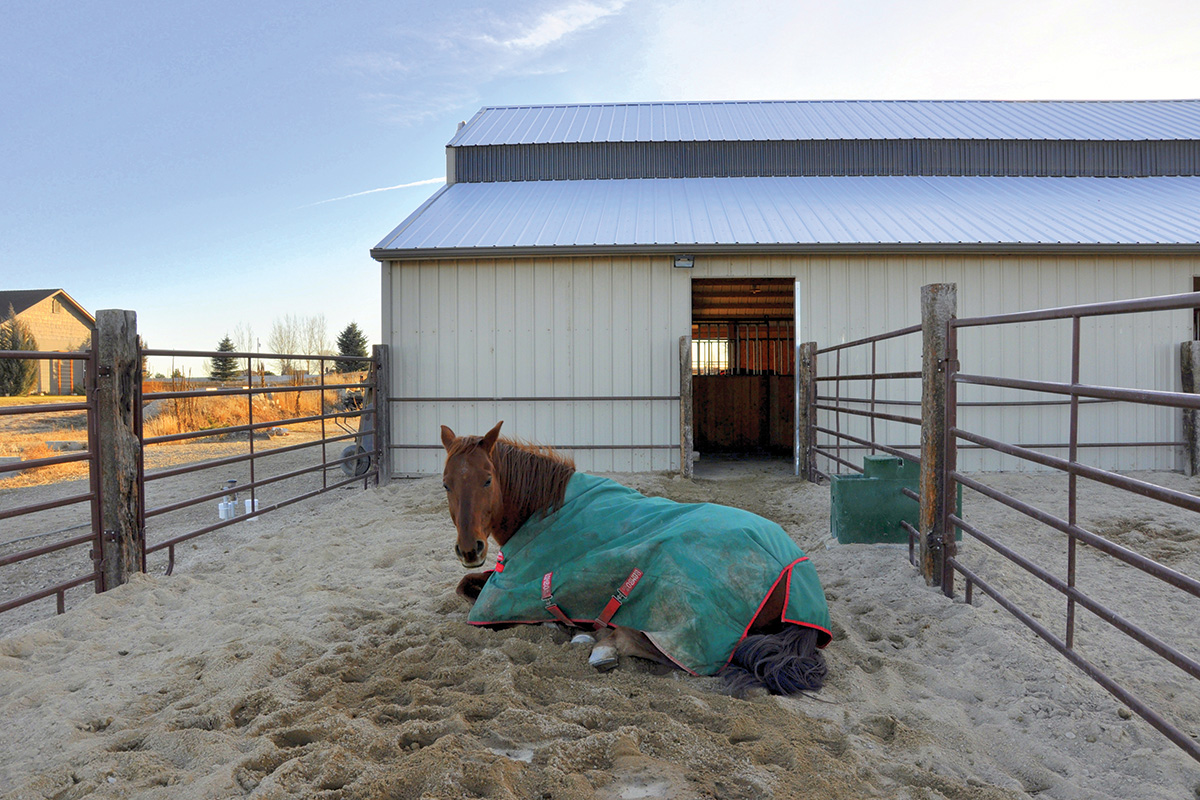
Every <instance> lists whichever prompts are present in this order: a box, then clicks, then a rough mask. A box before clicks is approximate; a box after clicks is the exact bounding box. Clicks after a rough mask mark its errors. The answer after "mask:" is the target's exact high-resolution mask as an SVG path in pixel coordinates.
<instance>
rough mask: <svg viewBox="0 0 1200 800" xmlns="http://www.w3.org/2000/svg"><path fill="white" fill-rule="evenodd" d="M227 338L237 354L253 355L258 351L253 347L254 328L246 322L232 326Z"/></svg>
mask: <svg viewBox="0 0 1200 800" xmlns="http://www.w3.org/2000/svg"><path fill="white" fill-rule="evenodd" d="M229 338H230V339H232V340H233V345H234V347H236V348H237V351H238V352H239V353H253V352H256V351H257V349H258V348H257V347H256V346H255V341H256V340H255V338H254V328H252V327H251V326H250V323H248V322H239V323H238V324H237V325H234V326H233V330H232V331H231V332H230V334H229Z"/></svg>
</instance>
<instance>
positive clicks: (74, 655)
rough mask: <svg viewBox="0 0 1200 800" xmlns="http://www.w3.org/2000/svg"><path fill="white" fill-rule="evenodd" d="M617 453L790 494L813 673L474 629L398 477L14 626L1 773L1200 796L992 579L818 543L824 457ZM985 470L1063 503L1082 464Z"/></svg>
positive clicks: (1082, 632) (259, 793)
mask: <svg viewBox="0 0 1200 800" xmlns="http://www.w3.org/2000/svg"><path fill="white" fill-rule="evenodd" d="M611 477H614V478H616V479H618V480H620V481H622V482H624V483H627V484H628V485H631V486H633V487H635V488H637V489H639V490H640V491H642V492H644V493H647V494H655V495H662V496H667V497H671V498H674V499H677V500H682V501H700V500H705V501H716V502H722V503H727V504H730V505H737V506H741V507H744V508H749V509H751V510H753V511H756V512H758V513H761V514H764V515H765V516H768V517H770V518H772V519H775V520H776V521H778V522H780V523H781V524H782V525H783V526H784V528H785V529H786V530H787V531H788V532H789V534H790V535H792V536H793V537H794V538H795V540H796V541H797V542H798V543H799V544H800V546H801V547H803V548H804V549H805V550H806V551H807V552H808V553H809V554H810V555H811V556H812V558H813V561H814V563H815V564H816V567H817V570H818V572H819V574H820V575H821V578H822V581H823V584H824V587H825V590H826V593H827V596H828V599H829V601H830V606H831V614H832V619H833V627H834V633H835V639H834V642H833V643H832V644H831V645H830V647H829V648H828V650H827V657H828V660H829V666H830V670H829V674H830V677H829V682H828V684H827V686H826V688H825V689H823V690H822V691H821V692H820V693H818V694H816V695H815V696H812V697H798V698H776V697H769V696H757V697H752V698H750V699H748V700H738V699H733V698H730V697H727V696H725V695H724V694H722V693H721V692H720V691H719V683H718V681H717V680H716V679H711V678H696V677H689V676H687V675H685V674H682V673H680V672H674V671H664V669H663V668H660V667H656V666H652V665H650V664H648V663H646V662H640V661H636V660H626V661H625V662H623V663H622V665H621V667H620V668H619V669H617V670H615V671H613V672H609V673H603V674H601V673H597V672H595V671H594V670H593V669H592V668H590V667H589V666H588V665H587V663H586V656H587V651H586V649H581V648H580V647H579V646H578V645H571V644H569V641H568V636H567V635H566V634H565V633H563V632H561V631H559V630H558V629H556V628H553V627H542V626H522V627H517V628H514V629H510V630H504V631H488V630H479V629H475V628H473V627H471V626H469V625H467V624H466V621H465V619H466V612H467V607H466V605H465V603H464V602H463V601H462V600H461V599H460V598H458V597H457V596H456V595H455V594H454V591H453V588H454V585H455V583H456V582H457V580H458V578H459V577H460V575H461V573H462V568H461V567H460V565H459V564H458V562H457V561H456V559H455V558H454V557H453V554H452V552H451V546H452V540H453V539H452V537H453V528H452V526H451V524H450V521H449V518H448V515H447V513H446V509H445V504H444V498H443V496H442V489H441V485H440V482H439V481H438V479H436V478H427V479H415V480H403V481H396V482H394V483H392V484H391V485H389V486H387V487H383V488H377V489H370V490H366V491H363V490H361V489H356V490H339V491H337V492H335V493H332V494H331V495H326V496H324V497H322V498H320V499H319V501H318V502H311V503H306V504H304V505H298V506H291V507H288V508H285V509H282V510H280V511H278V512H276V513H274V514H272V515H269V516H267V517H264V518H263V519H261V520H259V521H257V522H255V523H245V524H240V525H237V526H234V527H232V528H228V529H225V530H222V531H219V532H216V533H213V534H210V535H209V536H206V537H203V538H201V539H199V540H197V541H196V542H195V547H194V548H193V547H191V546H188V547H186V548H184V549H183V550H182V551H181V553H180V556H179V564H178V565H177V567H176V571H175V574H174V575H173V576H171V577H166V576H163V575H161V574H157V573H156V574H151V575H145V576H138V577H137V578H136V579H135V580H134V581H132V582H131V583H130V584H128V585H126V586H122V587H119V588H117V589H115V590H113V591H110V592H108V593H106V594H104V595H90V596H84V597H82V598H79V599H77V600H75V601H74V602H73V607H72V609H71V611H70V612H69V613H68V614H66V615H64V616H61V617H52V618H46V619H39V620H34V621H30V622H27V623H25V624H23V625H21V626H20V627H16V628H15V629H10V630H9V631H8V633H7V634H6V635H4V636H3V637H2V638H0V753H2V754H3V757H2V758H0V797H5V798H60V799H61V800H69V799H70V798H81V797H89V798H90V797H95V798H118V797H121V798H126V797H136V798H180V797H186V798H225V797H243V796H249V797H255V798H285V797H288V798H292V797H296V798H328V799H329V800H334V799H335V798H345V799H346V800H349V799H350V798H414V800H416V799H417V798H464V797H467V798H470V797H489V798H522V800H523V799H524V798H587V799H589V800H590V799H591V798H679V799H680V800H688V799H689V798H802V797H804V798H807V797H820V798H832V799H834V800H842V799H843V798H845V799H846V800H849V798H961V799H963V800H991V799H992V798H1024V797H1038V798H1062V799H1064V800H1065V799H1067V798H1080V799H1084V798H1099V797H1121V798H1134V799H1145V800H1151V799H1153V800H1160V799H1161V800H1168V798H1170V799H1175V800H1178V799H1179V798H1194V797H1198V796H1200V764H1198V763H1197V762H1195V761H1194V760H1192V759H1191V758H1190V757H1188V756H1187V755H1186V754H1185V753H1184V752H1183V751H1182V750H1180V749H1179V748H1177V747H1176V746H1174V745H1173V744H1171V743H1170V742H1169V741H1168V740H1167V739H1165V738H1164V737H1163V736H1161V735H1160V734H1159V733H1158V732H1156V731H1155V730H1153V729H1152V728H1151V727H1150V726H1149V725H1148V724H1146V723H1145V722H1144V721H1142V720H1141V719H1139V718H1138V717H1136V716H1133V717H1131V716H1130V715H1129V714H1128V713H1127V712H1126V711H1125V710H1124V708H1123V706H1121V705H1120V704H1119V703H1118V702H1117V701H1116V700H1115V699H1113V698H1112V697H1111V696H1110V695H1109V694H1108V693H1106V692H1105V691H1104V690H1103V689H1101V688H1100V687H1099V686H1097V685H1096V684H1095V683H1093V682H1092V681H1091V680H1090V679H1089V678H1087V677H1086V676H1085V675H1084V674H1083V673H1081V672H1080V671H1079V670H1077V669H1076V668H1075V667H1074V666H1072V665H1071V664H1070V663H1069V662H1068V661H1067V660H1066V659H1064V658H1063V657H1062V656H1060V655H1058V654H1057V653H1055V652H1054V651H1053V650H1051V649H1050V648H1049V647H1048V646H1046V645H1044V644H1043V643H1042V642H1041V641H1040V640H1039V639H1037V638H1036V637H1035V636H1034V635H1033V634H1032V633H1030V632H1029V631H1028V630H1027V629H1025V628H1024V627H1023V626H1021V625H1020V624H1019V623H1018V622H1017V621H1016V620H1014V619H1013V618H1012V617H1011V616H1010V615H1009V614H1008V613H1007V612H1005V611H1004V610H1003V609H1001V608H1000V607H999V606H998V605H997V604H996V603H994V602H992V601H990V600H987V599H986V598H982V599H980V598H979V596H978V595H977V601H976V604H975V605H972V606H968V605H966V604H965V603H963V601H962V596H961V592H960V593H959V596H958V597H957V598H956V599H954V600H948V599H946V598H945V597H943V596H942V595H941V594H940V593H939V592H938V591H937V590H936V589H932V588H929V587H927V586H926V585H925V584H924V582H923V581H922V580H921V579H920V577H919V576H918V575H917V573H916V571H915V570H914V569H913V568H912V567H911V566H909V564H908V563H907V551H906V548H905V547H903V546H900V545H838V544H833V543H831V541H830V539H829V533H828V513H829V487H828V486H827V485H824V486H821V485H811V484H805V483H800V482H797V481H796V480H795V479H794V478H792V477H791V476H790V475H789V474H788V465H787V464H785V463H781V462H754V461H747V462H742V463H738V464H732V465H731V464H728V463H725V464H722V465H716V466H713V465H711V464H709V465H704V466H703V467H702V469H701V470H700V473H699V475H698V477H697V479H696V480H694V481H684V480H681V479H679V478H678V477H676V476H673V475H669V474H636V475H630V474H626V475H613V476H611ZM1153 477H1154V478H1155V479H1156V480H1158V481H1160V482H1163V483H1165V484H1167V485H1171V486H1174V487H1175V488H1179V489H1182V490H1184V491H1189V492H1192V493H1196V492H1197V489H1198V488H1200V487H1198V485H1197V482H1196V481H1195V480H1194V479H1188V478H1183V477H1182V476H1179V475H1171V474H1168V475H1155V476H1153ZM988 480H989V482H993V483H995V484H997V485H1002V486H1004V487H1005V488H1006V489H1008V490H1010V491H1012V492H1014V493H1017V494H1020V495H1021V496H1022V497H1024V498H1025V499H1027V500H1030V501H1031V502H1035V503H1036V504H1039V505H1043V506H1045V507H1047V508H1048V509H1050V510H1052V511H1054V512H1055V513H1060V514H1062V513H1065V499H1064V498H1065V494H1064V489H1065V482H1064V483H1063V485H1061V486H1060V485H1058V483H1056V482H1055V480H1054V479H1048V478H1045V477H1041V476H1030V475H996V476H989V478H988ZM1083 501H1084V502H1083V503H1082V504H1081V508H1084V509H1086V511H1085V512H1083V513H1082V514H1081V521H1082V522H1083V523H1084V524H1085V525H1090V526H1092V527H1093V528H1095V529H1096V530H1097V531H1099V532H1101V533H1103V535H1105V536H1107V537H1109V538H1111V539H1113V540H1115V541H1118V542H1121V543H1123V544H1125V545H1127V546H1129V547H1131V548H1134V549H1138V550H1141V551H1143V552H1146V553H1147V554H1149V555H1153V556H1155V557H1157V558H1159V559H1160V560H1162V561H1164V563H1167V564H1168V565H1170V566H1172V567H1174V568H1175V569H1178V570H1180V571H1182V572H1185V573H1188V574H1190V575H1200V535H1198V533H1197V530H1198V528H1200V526H1197V525H1196V521H1195V519H1193V517H1194V515H1190V514H1187V513H1185V512H1179V511H1175V510H1173V509H1161V508H1155V507H1154V506H1153V504H1149V503H1143V502H1140V501H1135V500H1131V499H1130V498H1129V497H1128V496H1123V495H1121V494H1119V493H1116V492H1113V491H1111V490H1108V489H1104V488H1100V489H1090V488H1089V489H1087V490H1085V491H1084V494H1083ZM965 514H966V516H967V518H968V519H970V520H972V521H973V522H976V523H977V524H979V525H981V526H986V527H987V528H988V529H989V530H992V531H994V532H996V533H997V534H998V535H1001V536H1002V537H1003V538H1004V540H1005V541H1006V542H1007V543H1008V544H1009V545H1011V546H1013V547H1015V548H1018V549H1020V550H1021V551H1022V552H1025V553H1027V554H1029V555H1031V556H1032V557H1034V558H1036V559H1038V560H1039V561H1040V562H1041V563H1044V564H1045V565H1047V567H1048V568H1049V569H1051V570H1052V571H1056V570H1061V569H1062V568H1063V565H1064V564H1065V552H1066V548H1065V544H1064V543H1063V538H1062V537H1061V536H1060V535H1059V534H1057V533H1055V532H1053V531H1049V530H1047V529H1044V528H1040V527H1039V526H1035V525H1033V524H1032V523H1029V522H1028V521H1025V520H1023V519H1021V518H1020V517H1018V516H1017V515H1016V514H1015V513H1013V512H1010V511H1008V510H1007V509H1004V508H1002V507H997V506H996V504H994V503H992V502H991V501H987V500H984V499H983V498H979V497H977V496H971V495H970V494H969V493H968V497H967V501H966V508H965ZM963 558H964V560H966V561H967V562H969V563H970V564H972V566H973V567H975V568H977V569H979V570H980V572H981V574H984V575H986V576H987V577H988V578H989V579H990V580H992V581H994V582H995V583H997V585H1002V586H1004V587H1005V590H1006V591H1009V592H1011V593H1012V594H1013V595H1014V596H1016V597H1017V598H1019V599H1020V601H1021V602H1022V604H1023V605H1025V606H1026V607H1027V608H1029V609H1031V610H1032V612H1033V613H1034V614H1035V616H1036V617H1038V618H1039V619H1040V620H1041V621H1042V622H1043V623H1045V624H1046V625H1048V626H1049V627H1051V628H1052V629H1053V630H1056V631H1059V630H1061V628H1062V625H1063V622H1062V620H1063V618H1064V616H1065V602H1064V601H1063V600H1062V599H1061V596H1059V595H1057V594H1056V593H1054V592H1050V591H1048V590H1045V589H1040V588H1038V586H1037V585H1036V584H1035V582H1034V581H1032V580H1031V579H1029V578H1028V577H1027V576H1025V575H1023V574H1022V573H1021V572H1020V571H1019V570H1017V569H1016V568H1015V567H1014V566H1012V565H1011V564H1009V563H1008V562H1006V561H1003V560H1002V559H1000V558H999V557H998V556H996V554H994V553H991V552H989V551H986V549H985V548H983V547H982V546H980V545H979V544H977V543H974V542H967V543H966V544H964V546H963ZM1079 573H1080V586H1081V587H1082V588H1084V590H1085V591H1088V592H1094V593H1095V594H1096V595H1097V597H1099V598H1101V599H1102V600H1103V601H1104V602H1106V603H1110V604H1112V605H1113V606H1115V607H1117V608H1118V609H1119V611H1120V612H1121V613H1123V614H1125V615H1127V616H1129V617H1130V618H1131V619H1134V620H1135V621H1137V622H1138V624H1140V625H1143V626H1145V627H1147V628H1149V629H1151V630H1152V631H1153V632H1155V633H1156V634H1157V635H1159V636H1161V637H1162V638H1164V639H1166V640H1168V641H1170V642H1171V643H1172V644H1174V645H1175V646H1177V647H1179V648H1180V649H1182V650H1183V651H1184V652H1186V653H1188V654H1189V655H1191V657H1193V658H1196V657H1197V656H1200V624H1197V622H1196V620H1197V619H1200V614H1198V613H1197V612H1198V611H1200V607H1198V604H1197V601H1196V599H1195V598H1191V597H1188V596H1186V595H1183V593H1182V592H1180V591H1178V590H1175V589H1170V588H1169V587H1164V586H1163V585H1161V584H1160V583H1158V582H1154V581H1148V580H1144V579H1141V578H1139V577H1137V576H1134V575H1132V574H1131V573H1132V570H1130V569H1129V568H1127V567H1123V566H1121V565H1114V564H1113V563H1112V560H1111V559H1110V558H1108V557H1106V556H1101V555H1100V554H1098V553H1096V552H1094V551H1093V550H1092V549H1091V548H1084V549H1083V550H1081V553H1080V566H1079ZM1057 574H1063V573H1061V572H1058V573H1057ZM1076 638H1077V646H1078V648H1079V650H1080V652H1081V653H1083V654H1084V655H1085V657H1087V658H1090V659H1092V660H1094V661H1095V662H1096V663H1097V664H1100V665H1102V667H1103V669H1105V670H1106V671H1109V672H1110V673H1111V674H1112V675H1113V676H1114V677H1117V678H1119V679H1120V680H1122V681H1123V682H1127V683H1128V684H1129V685H1130V686H1131V688H1133V689H1134V690H1135V691H1136V692H1137V694H1138V695H1139V696H1141V697H1143V698H1144V699H1145V700H1147V701H1148V702H1152V703H1154V704H1155V705H1156V707H1157V708H1158V709H1159V710H1160V711H1161V712H1162V713H1163V714H1164V716H1166V717H1168V718H1169V719H1171V720H1172V721H1173V722H1174V723H1175V724H1177V725H1179V726H1180V727H1181V728H1182V729H1183V730H1185V731H1186V732H1188V733H1189V734H1190V735H1191V736H1193V737H1195V736H1197V735H1200V691H1197V686H1196V681H1194V680H1193V679H1191V678H1189V677H1187V676H1186V675H1184V674H1183V673H1182V672H1181V671H1179V670H1177V669H1175V668H1174V667H1171V666H1169V665H1166V664H1164V663H1163V662H1162V660H1161V659H1159V658H1157V657H1156V656H1152V655H1150V654H1149V653H1147V652H1146V651H1145V650H1143V649H1142V648H1140V647H1138V646H1137V645H1135V644H1133V643H1132V642H1130V641H1129V640H1128V639H1126V638H1125V637H1123V636H1120V635H1114V634H1113V633H1112V632H1111V629H1110V628H1109V626H1107V624H1106V623H1103V622H1100V621H1099V620H1097V619H1095V618H1094V617H1092V616H1090V615H1089V614H1086V613H1082V612H1081V614H1080V620H1079V629H1078V632H1077V634H1076Z"/></svg>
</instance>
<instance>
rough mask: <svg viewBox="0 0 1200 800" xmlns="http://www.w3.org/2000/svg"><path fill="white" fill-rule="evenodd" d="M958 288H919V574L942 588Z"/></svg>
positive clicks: (940, 285)
mask: <svg viewBox="0 0 1200 800" xmlns="http://www.w3.org/2000/svg"><path fill="white" fill-rule="evenodd" d="M957 309H958V287H957V286H956V285H955V284H953V283H931V284H929V285H927V286H922V287H921V351H922V353H921V512H920V513H921V574H923V575H924V576H925V583H927V584H929V585H931V586H937V585H940V584H941V580H942V569H943V567H944V566H945V555H946V554H945V550H944V548H943V534H944V532H945V531H944V528H945V523H946V515H945V510H946V506H945V503H947V502H948V498H947V496H946V464H945V459H946V368H947V358H948V357H949V356H948V351H947V342H946V333H947V323H948V322H949V321H950V320H952V319H954V318H955V317H956V316H957V315H958V311H957Z"/></svg>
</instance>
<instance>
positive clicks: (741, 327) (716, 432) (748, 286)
mask: <svg viewBox="0 0 1200 800" xmlns="http://www.w3.org/2000/svg"><path fill="white" fill-rule="evenodd" d="M795 291H796V287H795V280H794V279H792V278H753V279H751V278H735V279H725V278H721V279H708V278H703V279H693V280H692V404H693V405H692V425H693V436H694V442H695V449H696V451H697V452H699V453H700V454H701V456H702V457H703V455H705V454H722V455H730V454H738V455H777V456H782V455H787V456H791V454H792V444H793V429H794V428H793V426H794V422H793V411H794V407H795V405H794V404H795V399H794V398H795V374H796V341H795V330H796V327H795Z"/></svg>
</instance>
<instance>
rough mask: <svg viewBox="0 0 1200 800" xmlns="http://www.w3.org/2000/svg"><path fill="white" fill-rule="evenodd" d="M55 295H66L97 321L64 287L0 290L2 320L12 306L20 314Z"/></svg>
mask: <svg viewBox="0 0 1200 800" xmlns="http://www.w3.org/2000/svg"><path fill="white" fill-rule="evenodd" d="M55 295H61V296H62V297H64V298H65V299H66V300H67V301H68V302H69V303H70V304H71V305H73V306H75V308H76V309H78V310H79V312H80V313H82V314H83V315H84V316H85V317H87V318H88V319H89V320H91V321H92V322H93V323H94V322H95V321H96V319H95V317H93V316H92V315H91V313H89V312H88V310H87V309H86V308H84V307H83V306H81V305H79V303H77V302H76V301H75V298H73V297H71V295H69V294H67V293H66V292H64V291H63V290H62V289H12V290H9V291H0V320H2V319H4V317H5V316H7V315H8V310H9V309H10V308H11V309H12V311H13V313H14V314H20V313H21V312H23V311H26V310H28V309H30V308H32V307H33V306H35V305H37V304H38V303H40V302H42V301H43V300H45V299H46V298H48V297H53V296H55Z"/></svg>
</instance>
